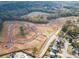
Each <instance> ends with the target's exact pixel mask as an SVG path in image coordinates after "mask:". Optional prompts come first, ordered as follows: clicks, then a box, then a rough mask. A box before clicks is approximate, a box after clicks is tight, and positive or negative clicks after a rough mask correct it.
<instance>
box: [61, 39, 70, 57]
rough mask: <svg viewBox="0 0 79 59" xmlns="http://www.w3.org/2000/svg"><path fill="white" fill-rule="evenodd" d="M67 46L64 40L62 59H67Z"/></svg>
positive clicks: (67, 43)
mask: <svg viewBox="0 0 79 59" xmlns="http://www.w3.org/2000/svg"><path fill="white" fill-rule="evenodd" d="M68 45H69V42H68V41H67V40H66V39H65V41H64V49H63V52H62V54H63V56H62V58H66V57H67V54H68V53H67V48H68Z"/></svg>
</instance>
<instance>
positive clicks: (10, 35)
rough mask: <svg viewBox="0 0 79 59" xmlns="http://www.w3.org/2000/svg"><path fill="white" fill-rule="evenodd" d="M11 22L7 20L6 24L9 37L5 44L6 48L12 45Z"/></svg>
mask: <svg viewBox="0 0 79 59" xmlns="http://www.w3.org/2000/svg"><path fill="white" fill-rule="evenodd" d="M13 25H14V24H13V23H10V22H9V25H8V37H9V39H8V40H9V41H8V42H7V43H6V44H5V47H6V48H11V47H12V41H13V37H12V30H13Z"/></svg>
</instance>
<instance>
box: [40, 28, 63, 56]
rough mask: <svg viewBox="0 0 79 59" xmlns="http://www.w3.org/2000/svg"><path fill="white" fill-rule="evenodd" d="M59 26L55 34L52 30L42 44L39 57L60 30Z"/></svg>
mask: <svg viewBox="0 0 79 59" xmlns="http://www.w3.org/2000/svg"><path fill="white" fill-rule="evenodd" d="M61 29H62V28H60V29H59V30H58V31H57V32H56V33H55V34H53V32H52V33H51V34H50V35H49V37H48V40H47V42H46V43H45V44H44V45H43V47H42V49H41V52H40V55H39V57H42V56H43V55H44V54H45V52H46V51H47V49H48V47H49V46H50V44H51V42H52V41H53V40H55V39H56V35H57V34H58V33H59V32H60V31H61Z"/></svg>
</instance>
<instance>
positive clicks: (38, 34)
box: [0, 17, 78, 55]
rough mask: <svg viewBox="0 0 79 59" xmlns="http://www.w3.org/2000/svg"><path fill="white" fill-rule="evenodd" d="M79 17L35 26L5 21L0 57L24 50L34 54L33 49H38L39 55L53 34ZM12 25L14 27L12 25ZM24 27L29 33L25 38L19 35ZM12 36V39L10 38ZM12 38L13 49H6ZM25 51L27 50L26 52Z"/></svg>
mask: <svg viewBox="0 0 79 59" xmlns="http://www.w3.org/2000/svg"><path fill="white" fill-rule="evenodd" d="M77 18H78V17H65V18H64V17H63V18H58V19H55V20H51V22H49V23H48V24H34V23H30V22H24V21H5V22H4V28H3V32H2V40H1V41H0V55H2V54H6V53H10V52H13V51H18V50H23V51H25V52H28V53H30V54H32V52H33V50H32V49H33V48H34V47H36V48H37V52H36V53H35V55H39V51H40V50H41V48H42V46H43V45H44V43H45V42H46V40H47V39H48V37H49V35H50V33H51V32H54V33H55V32H56V31H57V30H58V29H59V28H60V27H61V26H62V25H63V24H64V22H65V20H67V19H72V20H73V19H77ZM11 24H12V25H11ZM20 26H24V27H25V28H26V30H25V31H27V32H28V33H29V35H26V36H25V37H22V36H20V35H18V34H19V32H20V30H19V27H20ZM10 36H11V37H10ZM11 38H12V41H11V43H12V47H11V48H5V46H4V45H5V44H6V43H7V42H10V39H11ZM24 49H25V50H24Z"/></svg>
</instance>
